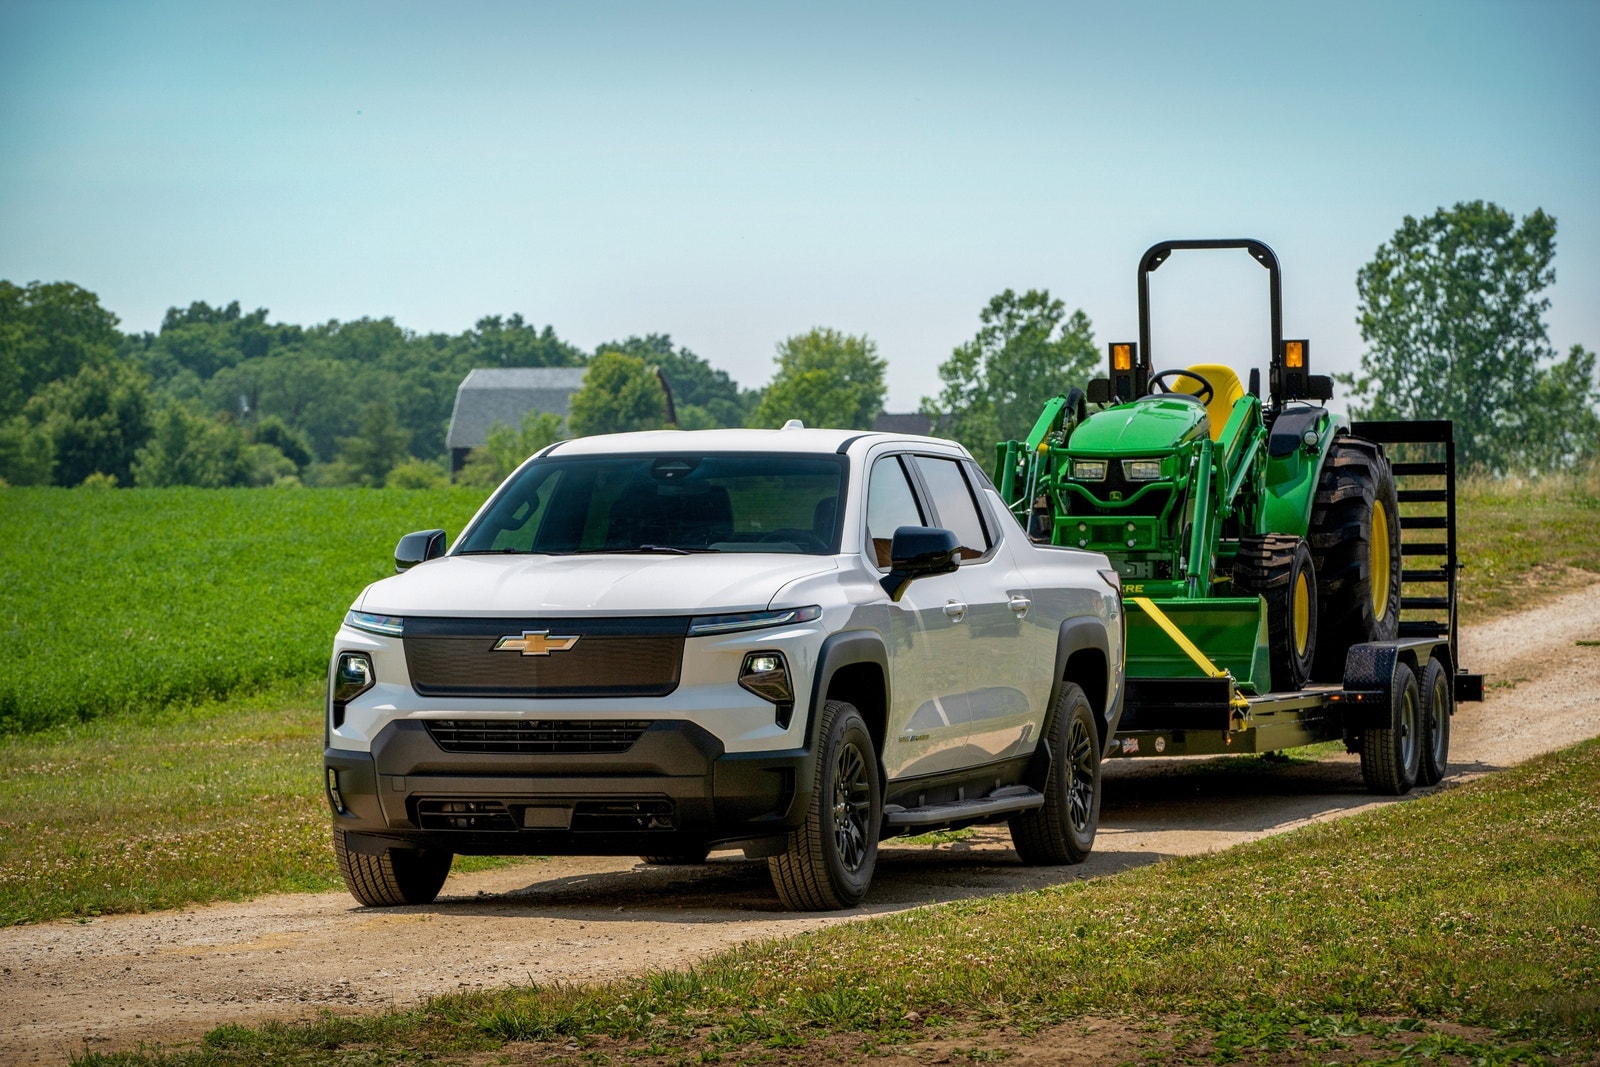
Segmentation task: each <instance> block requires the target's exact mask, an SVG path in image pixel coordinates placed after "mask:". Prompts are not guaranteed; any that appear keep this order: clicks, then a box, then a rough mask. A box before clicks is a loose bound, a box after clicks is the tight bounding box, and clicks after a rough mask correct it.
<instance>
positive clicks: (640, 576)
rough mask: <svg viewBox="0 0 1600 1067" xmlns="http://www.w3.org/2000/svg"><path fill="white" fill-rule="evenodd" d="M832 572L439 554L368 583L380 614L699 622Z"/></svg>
mask: <svg viewBox="0 0 1600 1067" xmlns="http://www.w3.org/2000/svg"><path fill="white" fill-rule="evenodd" d="M836 569H837V564H836V563H835V562H834V560H833V557H831V556H798V555H780V554H777V553H765V552H763V553H740V552H728V553H718V554H715V555H712V554H705V555H701V554H696V555H692V556H670V555H649V556H636V555H627V556H620V555H619V556H609V555H588V556H521V555H517V556H444V557H441V558H439V559H435V560H430V561H428V562H427V563H423V564H419V565H418V566H416V567H413V568H411V570H409V571H407V572H405V573H404V574H397V575H395V576H394V577H392V578H385V579H383V580H382V581H379V582H374V583H373V584H372V585H370V586H368V587H367V590H366V592H364V593H363V594H362V595H361V597H360V599H359V600H357V601H356V607H357V609H358V610H360V611H369V612H373V613H375V614H379V615H402V616H403V615H418V616H421V615H431V616H458V617H459V616H507V617H536V616H540V615H550V616H559V615H566V616H572V615H700V614H715V613H720V612H728V611H759V610H761V609H763V608H765V607H767V606H768V605H769V604H770V603H771V601H772V598H773V596H774V595H775V594H776V593H777V592H778V590H779V589H781V588H783V586H785V585H787V584H788V583H789V582H792V581H795V580H796V579H799V578H804V577H806V576H807V575H812V574H821V573H823V572H825V571H832V570H836Z"/></svg>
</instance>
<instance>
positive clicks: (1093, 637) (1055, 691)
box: [1039, 615, 1123, 759]
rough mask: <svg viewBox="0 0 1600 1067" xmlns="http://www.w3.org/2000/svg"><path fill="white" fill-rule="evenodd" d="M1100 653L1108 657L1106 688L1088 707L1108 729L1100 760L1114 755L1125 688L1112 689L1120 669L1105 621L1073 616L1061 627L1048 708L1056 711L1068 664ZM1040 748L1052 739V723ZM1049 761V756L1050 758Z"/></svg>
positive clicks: (1046, 726) (1044, 731)
mask: <svg viewBox="0 0 1600 1067" xmlns="http://www.w3.org/2000/svg"><path fill="white" fill-rule="evenodd" d="M1089 651H1093V652H1099V653H1100V655H1102V656H1103V657H1105V663H1106V677H1105V679H1104V681H1103V683H1102V684H1103V688H1102V689H1101V691H1100V692H1099V693H1098V694H1095V693H1091V692H1088V690H1087V688H1086V689H1085V694H1084V695H1086V696H1087V697H1088V698H1089V704H1090V706H1091V707H1094V708H1095V709H1096V711H1098V712H1099V714H1100V716H1101V719H1102V721H1103V724H1104V726H1105V734H1104V735H1103V738H1102V741H1103V744H1102V747H1103V751H1102V752H1101V754H1100V755H1101V758H1102V759H1103V758H1105V756H1107V755H1109V754H1110V752H1111V742H1112V739H1113V738H1114V737H1115V736H1116V733H1117V723H1118V721H1119V720H1120V719H1121V718H1122V696H1123V687H1122V686H1120V685H1119V686H1115V687H1113V685H1112V682H1113V681H1114V680H1115V679H1116V677H1117V676H1118V675H1119V674H1120V671H1119V670H1118V669H1117V665H1116V664H1113V663H1112V662H1111V639H1110V638H1109V637H1107V636H1106V623H1105V620H1103V619H1101V618H1099V617H1098V616H1095V615H1074V616H1073V617H1071V618H1069V619H1065V620H1063V621H1062V623H1061V631H1060V632H1059V633H1058V634H1057V635H1056V665H1055V673H1054V675H1053V677H1052V679H1051V682H1050V703H1049V704H1048V705H1046V706H1047V707H1048V708H1049V709H1050V710H1051V711H1052V712H1053V711H1054V710H1055V706H1056V699H1057V698H1058V697H1059V696H1060V695H1061V683H1062V682H1063V681H1064V680H1065V679H1066V673H1067V661H1068V660H1070V659H1071V658H1072V657H1073V655H1074V654H1076V653H1078V652H1089ZM1039 736H1040V739H1041V743H1040V747H1041V748H1043V747H1044V746H1043V739H1044V738H1046V737H1049V736H1050V723H1049V722H1048V721H1046V722H1045V723H1044V724H1043V727H1042V730H1041V733H1040V735H1039ZM1047 758H1048V756H1047Z"/></svg>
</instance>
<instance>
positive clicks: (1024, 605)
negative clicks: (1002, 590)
mask: <svg viewBox="0 0 1600 1067" xmlns="http://www.w3.org/2000/svg"><path fill="white" fill-rule="evenodd" d="M1008 604H1009V605H1010V607H1011V610H1012V611H1014V612H1015V613H1016V615H1017V618H1019V619H1020V618H1022V617H1023V616H1024V615H1026V614H1027V613H1028V609H1029V608H1031V607H1033V601H1031V600H1029V599H1028V598H1027V597H1025V596H1014V597H1012V598H1011V599H1010V601H1008Z"/></svg>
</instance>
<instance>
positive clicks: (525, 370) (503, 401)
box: [445, 367, 588, 449]
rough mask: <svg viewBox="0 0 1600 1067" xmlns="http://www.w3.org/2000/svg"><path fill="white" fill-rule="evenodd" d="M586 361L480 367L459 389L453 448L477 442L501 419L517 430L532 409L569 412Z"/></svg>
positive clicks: (449, 442)
mask: <svg viewBox="0 0 1600 1067" xmlns="http://www.w3.org/2000/svg"><path fill="white" fill-rule="evenodd" d="M586 373H588V368H586V367H506V368H500V367H479V368H477V369H476V370H473V371H472V372H471V373H469V374H468V375H467V376H466V377H465V378H464V379H462V381H461V385H460V387H459V388H457V389H456V406H455V410H454V411H453V412H451V414H450V433H449V435H448V436H447V437H446V439H445V443H446V445H447V446H448V447H449V448H452V449H455V448H477V447H478V446H479V445H481V444H483V443H484V442H485V441H487V440H488V439H489V431H490V429H492V428H493V427H494V424H495V423H497V422H502V423H505V425H507V426H509V427H511V428H512V429H513V430H515V429H520V428H521V426H522V416H524V415H526V414H527V413H528V412H530V411H536V412H539V413H541V414H543V413H550V414H554V415H559V416H561V417H562V418H566V417H567V412H568V410H569V409H570V408H571V406H572V394H573V393H576V392H577V391H578V390H579V389H581V388H583V376H584V375H585V374H586Z"/></svg>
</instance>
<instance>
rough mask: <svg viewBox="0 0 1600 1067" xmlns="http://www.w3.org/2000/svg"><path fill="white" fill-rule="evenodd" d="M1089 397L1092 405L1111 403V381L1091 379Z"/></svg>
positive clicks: (1107, 379)
mask: <svg viewBox="0 0 1600 1067" xmlns="http://www.w3.org/2000/svg"><path fill="white" fill-rule="evenodd" d="M1087 396H1088V400H1089V403H1091V404H1109V403H1111V379H1110V378H1090V379H1089V391H1088V394H1087Z"/></svg>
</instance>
